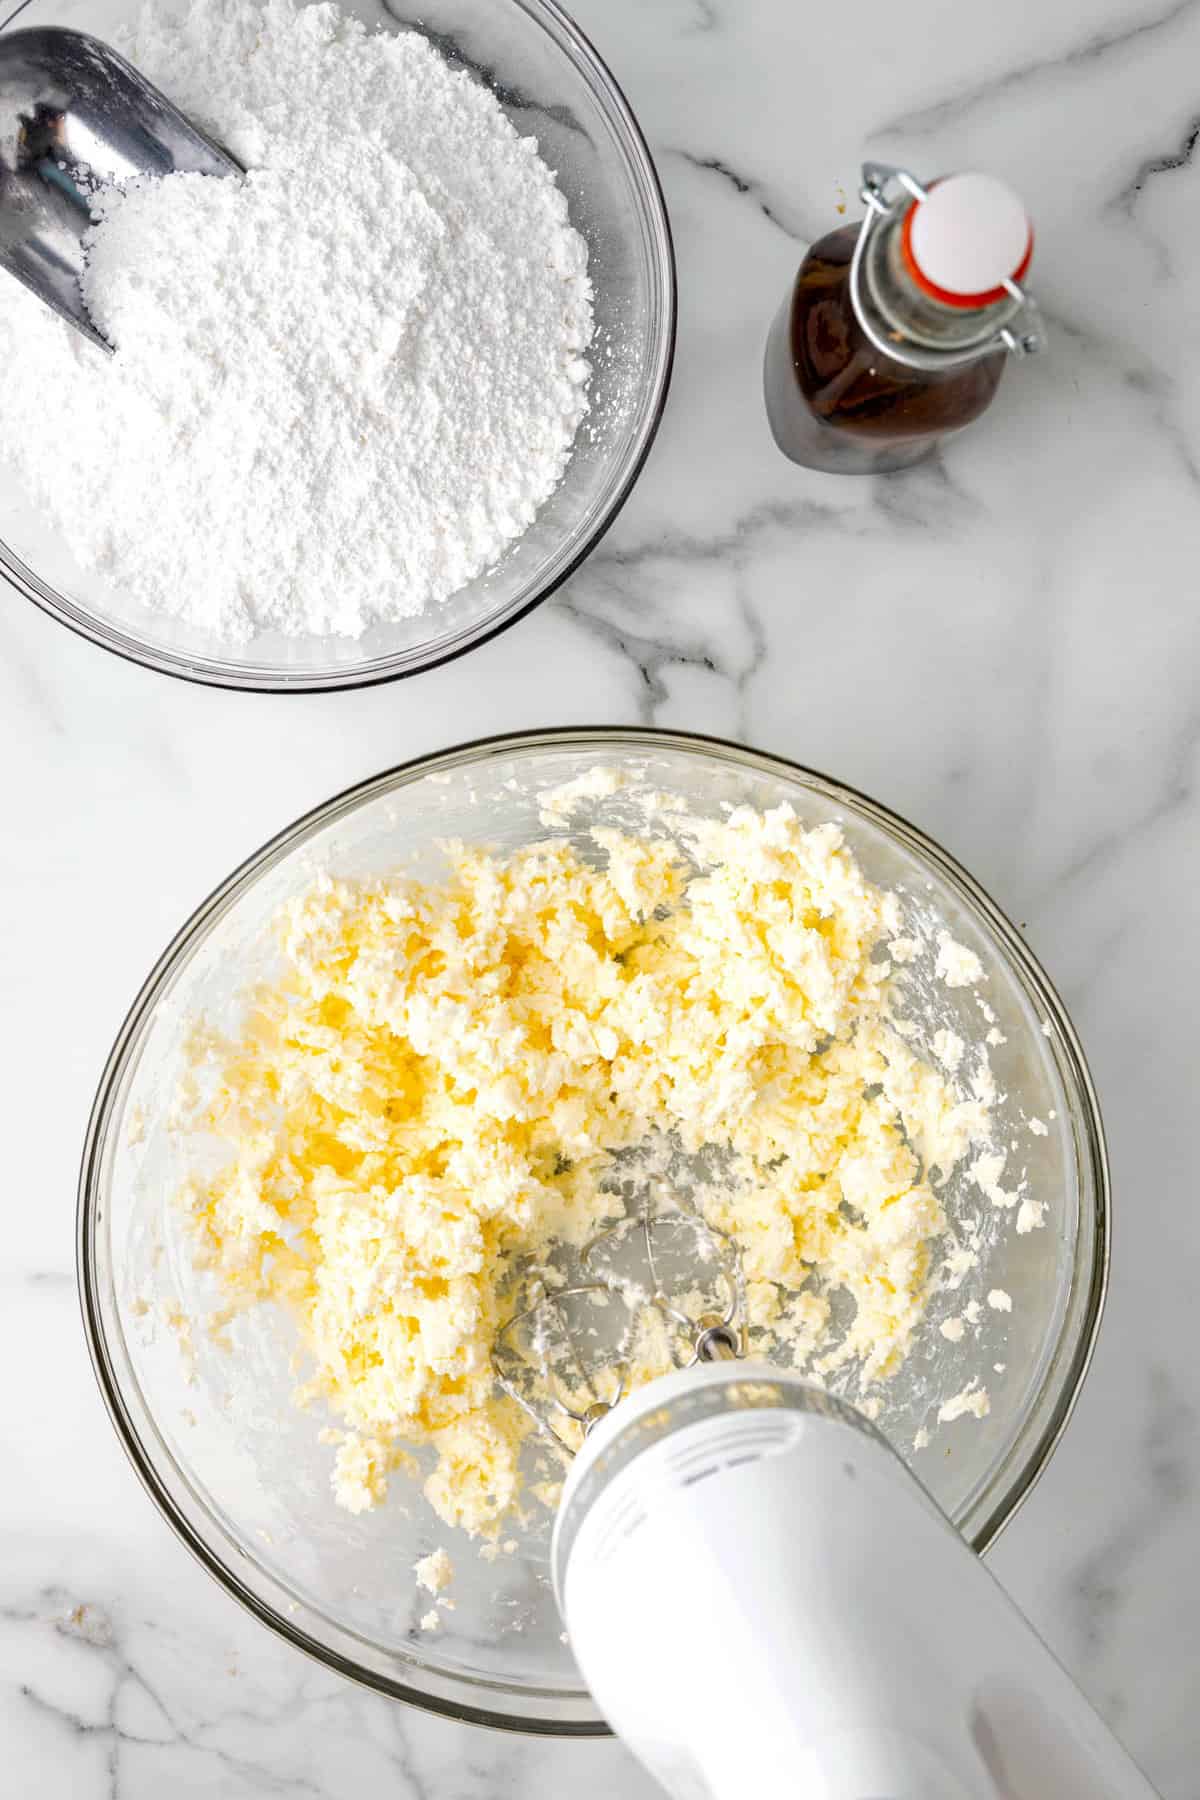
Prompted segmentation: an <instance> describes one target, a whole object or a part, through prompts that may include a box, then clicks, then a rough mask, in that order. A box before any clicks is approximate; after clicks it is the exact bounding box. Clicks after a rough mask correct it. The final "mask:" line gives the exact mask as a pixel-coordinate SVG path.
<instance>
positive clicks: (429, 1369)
mask: <svg viewBox="0 0 1200 1800" xmlns="http://www.w3.org/2000/svg"><path fill="white" fill-rule="evenodd" d="M687 836H688V846H689V852H690V854H688V855H685V854H684V852H683V850H682V849H681V847H680V845H679V844H677V843H673V842H663V841H662V840H661V839H660V840H653V841H652V840H650V839H649V838H647V839H645V840H643V839H642V838H638V837H630V836H623V835H621V834H619V833H616V832H613V831H597V832H595V833H594V834H593V841H592V843H591V844H590V845H589V846H588V852H587V855H586V856H585V855H584V854H582V853H581V852H580V850H579V849H577V848H574V847H572V845H571V844H570V843H568V842H567V841H565V840H562V839H554V840H549V841H546V842H544V843H540V844H535V845H533V846H532V847H529V848H526V849H522V850H519V851H517V852H515V853H513V854H511V855H509V856H506V857H496V856H491V855H487V854H483V853H481V852H477V851H473V850H470V849H464V848H461V847H451V848H450V849H449V850H448V861H449V869H448V873H447V875H446V878H445V879H444V880H442V881H435V882H421V881H417V880H415V879H412V878H409V877H406V876H395V877H392V878H388V879H377V880H372V881H364V882H344V881H335V880H331V879H328V878H322V879H320V880H318V881H317V882H316V883H315V884H314V885H313V886H312V887H311V888H310V889H309V890H308V891H307V892H306V893H304V894H303V895H301V896H300V897H298V898H297V899H295V900H293V901H292V902H291V903H290V904H289V905H288V906H287V907H286V908H285V909H284V911H283V914H282V917H281V920H280V926H279V929H280V944H281V948H282V952H283V958H284V968H285V973H284V974H283V976H282V977H281V978H280V979H279V980H278V981H277V982H275V983H274V984H272V985H269V986H267V987H264V988H262V989H260V990H258V991H256V992H255V993H254V994H253V996H252V997H251V999H250V1001H249V1003H248V1007H247V1013H246V1019H245V1025H244V1029H243V1031H242V1034H241V1037H240V1041H238V1042H236V1043H233V1044H225V1045H220V1046H217V1047H216V1049H215V1050H213V1049H212V1047H211V1046H210V1051H209V1053H210V1060H211V1059H212V1057H214V1056H215V1060H216V1065H217V1068H218V1072H219V1073H218V1082H217V1087H216V1091H215V1095H213V1096H212V1098H211V1099H210V1100H209V1101H208V1102H207V1103H206V1110H205V1112H204V1116H203V1118H202V1120H201V1121H200V1124H201V1125H202V1127H203V1129H204V1130H205V1131H206V1132H210V1133H211V1132H215V1133H216V1134H218V1136H219V1137H220V1138H221V1139H223V1140H224V1142H225V1144H226V1145H227V1148H228V1157H227V1160H226V1162H225V1164H224V1166H223V1167H222V1168H221V1171H220V1173H219V1174H217V1175H216V1176H215V1177H212V1176H208V1177H204V1178H203V1179H202V1178H199V1177H197V1178H195V1179H194V1180H193V1181H192V1182H191V1183H189V1185H188V1188H187V1191H186V1194H185V1202H186V1204H187V1206H188V1208H189V1209H190V1213H191V1223H192V1225H193V1226H194V1231H195V1243H196V1251H197V1256H198V1258H199V1259H200V1260H201V1261H202V1262H203V1263H204V1264H205V1265H206V1266H208V1267H210V1268H212V1269H214V1270H215V1271H216V1272H217V1274H218V1275H219V1277H220V1279H221V1281H222V1283H223V1285H224V1288H225V1290H226V1292H227V1294H228V1298H229V1302H230V1305H231V1306H233V1307H235V1308H236V1307H238V1306H244V1305H253V1304H256V1303H259V1302H262V1301H277V1302H282V1303H283V1304H284V1305H286V1306H287V1307H288V1308H289V1309H290V1310H291V1312H292V1313H293V1314H294V1316H295V1318H296V1319H297V1321H298V1323H299V1327H300V1330H301V1334H302V1338H303V1343H304V1347H305V1350H306V1352H307V1354H308V1356H309V1358H310V1359H311V1372H310V1373H309V1374H308V1376H307V1379H306V1381H305V1385H304V1387H303V1389H302V1390H301V1394H300V1398H301V1399H302V1400H303V1401H306V1402H307V1401H312V1400H320V1401H322V1402H324V1403H326V1404H327V1405H328V1406H329V1407H330V1408H331V1409H332V1411H333V1413H334V1414H335V1415H336V1416H337V1419H338V1421H339V1426H340V1430H339V1431H338V1432H337V1433H334V1434H333V1435H334V1436H335V1437H337V1438H338V1439H339V1444H338V1450H337V1454H336V1463H335V1469H334V1476H333V1480H334V1489H335V1493H336V1496H337V1499H338V1501H339V1502H340V1503H341V1504H343V1505H345V1506H347V1507H350V1508H351V1509H353V1510H362V1509H364V1508H367V1507H371V1506H373V1505H375V1504H377V1503H378V1502H379V1501H380V1500H381V1499H382V1498H383V1496H384V1494H385V1492H386V1487H387V1478H388V1474H389V1472H390V1471H391V1470H393V1469H394V1468H396V1467H397V1466H401V1465H404V1466H411V1457H410V1456H409V1452H411V1450H412V1449H414V1448H419V1447H421V1446H429V1447H431V1448H432V1452H433V1465H432V1473H430V1474H429V1475H428V1477H427V1480H426V1483H425V1492H426V1495H427V1498H428V1499H429V1501H430V1503H431V1504H432V1506H433V1507H434V1508H435V1510H436V1512H437V1513H438V1514H439V1515H440V1517H441V1518H442V1519H443V1520H444V1521H446V1523H448V1524H450V1525H460V1526H463V1527H465V1528H466V1529H467V1530H469V1531H472V1532H485V1533H494V1532H495V1531H496V1529H497V1528H498V1526H499V1522H500V1521H501V1520H502V1519H503V1517H504V1515H505V1513H506V1512H508V1511H509V1510H510V1509H511V1508H512V1507H513V1505H514V1504H515V1503H516V1501H517V1499H518V1495H519V1476H518V1458H519V1454H520V1450H521V1445H522V1442H523V1440H524V1438H525V1436H526V1434H527V1432H528V1429H529V1426H528V1423H527V1421H526V1420H525V1419H524V1416H523V1415H522V1414H520V1413H519V1412H518V1410H517V1409H516V1408H515V1407H514V1406H513V1405H512V1404H511V1403H510V1402H509V1401H507V1400H506V1399H505V1398H504V1397H503V1395H501V1394H500V1393H499V1392H498V1390H497V1389H496V1388H495V1386H494V1383H493V1378H492V1370H491V1361H490V1353H491V1345H492V1340H493V1337H494V1335H495V1332H496V1330H497V1328H498V1327H499V1326H500V1325H501V1324H502V1323H503V1322H504V1319H505V1317H506V1313H505V1306H506V1305H511V1299H510V1298H509V1297H508V1296H506V1295H504V1294H502V1292H501V1289H502V1286H503V1283H504V1280H505V1277H506V1275H507V1274H508V1273H509V1272H510V1271H511V1269H512V1267H513V1264H514V1261H515V1259H517V1258H519V1257H522V1256H525V1255H528V1254H529V1253H531V1252H539V1251H543V1250H545V1249H546V1247H547V1246H549V1245H550V1244H551V1243H553V1242H555V1241H560V1240H567V1241H571V1242H575V1243H578V1242H580V1241H582V1240H583V1239H585V1238H586V1237H588V1236H589V1235H590V1234H591V1233H592V1232H594V1231H595V1230H596V1229H598V1227H599V1225H600V1224H601V1222H602V1221H603V1220H604V1219H605V1218H606V1217H608V1216H610V1215H611V1212H612V1210H613V1204H614V1203H613V1199H612V1195H611V1194H609V1193H606V1192H604V1191H603V1188H602V1182H603V1180H604V1177H605V1174H606V1172H607V1171H610V1170H611V1163H610V1153H611V1152H613V1151H615V1150H618V1149H620V1148H622V1147H627V1146H633V1145H639V1144H641V1143H643V1142H644V1141H645V1140H646V1139H647V1138H649V1137H651V1136H653V1135H654V1134H669V1136H670V1139H671V1141H672V1142H673V1143H675V1144H677V1145H678V1146H679V1147H681V1148H682V1149H683V1150H684V1151H688V1152H694V1151H699V1150H701V1149H704V1148H705V1147H708V1146H718V1147H720V1148H721V1150H722V1151H723V1152H724V1153H725V1156H726V1158H727V1163H728V1176H727V1178H726V1179H723V1180H722V1182H721V1183H720V1185H719V1186H716V1187H714V1188H713V1189H711V1190H709V1191H708V1192H707V1193H706V1198H705V1200H704V1205H705V1207H706V1209H707V1211H708V1213H709V1217H710V1219H711V1221H712V1223H713V1224H715V1225H717V1226H719V1227H721V1228H722V1229H724V1230H726V1231H728V1232H731V1233H733V1234H735V1235H736V1237H737V1239H738V1241H739V1243H740V1245H741V1248H742V1253H743V1256H744V1261H745V1268H746V1274H747V1277H748V1282H749V1294H750V1300H751V1308H752V1322H753V1323H754V1324H756V1325H761V1326H762V1327H763V1328H764V1329H768V1330H769V1331H770V1332H771V1333H772V1334H773V1337H772V1342H773V1343H774V1345H775V1347H776V1349H778V1348H779V1347H780V1346H787V1347H788V1348H789V1353H790V1355H791V1356H792V1358H793V1359H794V1360H796V1361H797V1362H801V1363H805V1362H809V1363H811V1366H812V1367H814V1368H815V1369H816V1370H818V1371H821V1370H824V1371H827V1370H829V1369H830V1368H833V1367H835V1366H837V1365H839V1364H841V1363H842V1362H846V1361H849V1360H851V1359H853V1360H855V1361H856V1362H857V1363H858V1365H859V1366H860V1368H861V1370H862V1375H863V1379H864V1380H866V1381H871V1380H876V1379H883V1378H886V1377H887V1376H888V1375H889V1374H890V1373H891V1372H892V1371H893V1370H894V1369H895V1368H896V1366H897V1365H898V1363H899V1362H900V1360H901V1359H902V1358H903V1355H904V1353H905V1350H906V1349H907V1347H908V1344H909V1341H910V1338H911V1335H912V1332H913V1329H914V1327H915V1325H916V1324H917V1322H918V1320H919V1318H920V1316H921V1312H922V1308H923V1305H924V1301H925V1296H926V1291H927V1287H928V1283H929V1276H930V1268H931V1249H932V1244H933V1242H934V1240H935V1239H936V1238H937V1236H938V1234H939V1233H940V1232H941V1231H942V1230H943V1228H944V1225H945V1221H944V1218H943V1216H942V1211H941V1207H940V1205H939V1202H938V1200H937V1198H936V1196H935V1194H934V1192H933V1190H932V1189H931V1187H930V1186H929V1185H928V1182H927V1179H926V1170H927V1168H932V1167H936V1168H937V1169H939V1170H940V1172H941V1174H942V1175H944V1174H946V1173H948V1172H949V1169H950V1168H951V1167H953V1165H954V1163H955V1162H956V1161H957V1160H958V1159H959V1157H961V1156H962V1155H964V1154H965V1152H966V1150H967V1149H968V1147H969V1146H970V1145H971V1144H972V1143H973V1142H975V1141H976V1140H977V1138H978V1137H979V1135H980V1133H981V1131H982V1130H983V1129H984V1128H985V1127H986V1112H985V1110H984V1108H983V1107H982V1106H981V1105H980V1103H979V1102H978V1101H977V1100H972V1101H963V1100H960V1099H959V1098H958V1097H957V1096H956V1094H955V1092H954V1090H953V1088H952V1087H951V1086H950V1085H948V1082H947V1080H946V1078H945V1077H944V1075H943V1074H942V1073H941V1072H939V1071H938V1070H937V1069H936V1068H934V1067H933V1066H931V1065H927V1064H924V1063H921V1062H919V1061H918V1060H917V1058H916V1057H915V1056H914V1054H913V1051H912V1050H911V1049H910V1048H909V1047H908V1046H907V1045H906V1044H904V1043H903V1042H902V1041H901V1040H900V1039H899V1038H898V1037H897V1036H896V1035H895V1033H894V1032H893V1031H892V1030H891V1028H890V1026H889V1025H888V1023H887V999H888V987H889V982H890V980H891V979H892V969H891V965H890V964H889V962H888V960H887V958H886V956H885V955H884V953H883V952H884V949H885V947H886V945H887V943H888V941H889V940H892V939H895V938H896V937H897V934H898V932H899V929H900V923H901V921H900V913H899V907H898V904H897V902H896V900H895V898H894V897H893V896H891V895H888V894H886V893H883V892H881V891H879V890H878V889H876V888H874V887H873V886H872V885H871V884H870V883H869V882H868V881H867V880H866V879H865V878H864V876H863V874H862V872H861V870H860V869H859V867H858V865H857V863H856V861H855V860H854V858H853V856H852V855H851V853H850V852H849V850H848V849H847V847H846V846H845V844H844V843H843V841H842V836H841V833H840V831H839V830H838V828H837V827H836V826H833V825H824V826H820V827H818V828H816V829H813V830H805V829H804V828H803V827H802V826H801V825H800V823H799V822H798V821H797V819H796V818H795V816H794V814H793V813H792V812H791V810H790V809H789V808H786V807H782V808H779V809H777V810H775V811H772V812H769V813H766V814H759V813H755V812H751V811H748V810H740V811H736V812H734V813H732V814H731V815H730V816H729V818H728V819H727V820H726V821H724V822H722V823H719V824H706V823H701V822H696V823H694V824H693V825H692V826H691V827H690V828H689V831H688V834H687ZM839 1290H841V1291H842V1292H843V1293H844V1294H845V1295H847V1296H848V1297H849V1299H850V1301H852V1302H853V1307H852V1309H851V1310H852V1313H853V1317H852V1320H851V1322H850V1324H849V1326H848V1329H847V1330H846V1331H845V1332H844V1333H843V1334H842V1335H840V1336H839V1337H838V1338H837V1339H836V1341H834V1340H833V1339H830V1340H829V1341H828V1342H826V1336H827V1328H828V1325H829V1318H830V1299H831V1297H832V1296H834V1295H835V1294H836V1293H837V1292H838V1291H839Z"/></svg>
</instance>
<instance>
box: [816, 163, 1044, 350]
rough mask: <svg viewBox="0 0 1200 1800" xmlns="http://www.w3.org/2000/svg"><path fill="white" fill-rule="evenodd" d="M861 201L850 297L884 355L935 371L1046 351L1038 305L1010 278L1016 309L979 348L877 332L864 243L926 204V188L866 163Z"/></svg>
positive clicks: (900, 172)
mask: <svg viewBox="0 0 1200 1800" xmlns="http://www.w3.org/2000/svg"><path fill="white" fill-rule="evenodd" d="M859 197H860V198H861V200H862V203H863V205H864V206H865V207H866V209H867V216H866V218H865V219H864V220H863V222H862V228H861V230H860V231H859V234H858V240H857V242H856V243H855V246H854V255H853V258H852V259H851V263H850V298H851V301H852V302H853V305H854V311H855V313H856V315H857V317H858V321H859V323H860V324H861V326H862V328H863V330H864V331H865V332H866V334H867V336H868V338H870V340H871V342H872V343H873V344H874V346H875V348H876V349H877V350H878V351H880V353H881V354H882V355H884V356H890V357H893V358H895V359H896V360H897V361H899V362H904V363H908V364H909V365H910V366H911V367H913V368H917V369H928V370H930V371H936V370H940V369H947V368H952V367H954V366H956V365H957V364H960V363H969V362H975V361H976V360H977V359H978V358H979V357H980V356H987V355H990V354H991V353H992V352H994V351H996V350H1007V351H1008V353H1009V355H1010V356H1034V355H1036V354H1037V353H1038V351H1040V350H1043V349H1044V348H1045V343H1046V337H1045V331H1044V330H1043V327H1042V322H1041V316H1040V314H1039V312H1038V308H1037V302H1036V301H1035V300H1034V299H1033V298H1032V297H1031V296H1030V295H1029V294H1028V293H1027V292H1026V290H1025V289H1024V288H1023V287H1022V286H1021V284H1020V282H1018V281H1013V280H1011V279H1010V280H1007V281H1004V282H1002V283H1001V285H1002V287H1003V288H1004V290H1005V292H1006V293H1007V294H1009V295H1010V296H1011V298H1012V300H1013V301H1014V302H1015V303H1016V310H1015V311H1014V312H1013V313H1012V314H1011V315H1010V317H1009V318H1008V319H1006V320H1005V322H1004V324H1003V325H1001V326H999V328H998V329H997V330H996V332H995V334H994V335H993V336H992V337H991V338H988V339H985V340H984V342H983V343H981V344H973V345H971V346H970V347H969V348H967V349H963V350H959V351H955V350H927V349H924V348H923V347H922V346H920V345H917V344H914V343H911V342H908V341H904V342H898V341H897V338H896V336H895V334H894V333H891V332H888V331H885V330H883V329H881V327H880V325H879V323H878V322H877V320H876V318H875V317H874V308H873V307H872V306H871V305H870V303H869V301H867V300H866V297H865V295H864V292H863V285H864V284H863V267H864V263H865V259H866V255H867V249H868V245H869V243H870V241H871V239H872V237H873V235H874V233H875V232H876V231H877V230H878V228H879V226H880V225H881V224H883V223H884V222H885V221H886V220H890V219H892V218H893V217H895V215H896V214H897V213H898V212H899V211H900V210H901V209H902V208H904V207H905V206H907V205H908V203H909V202H910V201H920V200H927V199H928V198H929V190H928V188H926V187H924V186H923V185H922V184H921V182H919V181H918V180H917V178H916V176H915V175H910V174H909V172H908V170H907V169H900V168H896V167H895V166H894V165H893V164H891V163H877V162H865V163H864V164H863V166H862V186H861V187H860V189H859Z"/></svg>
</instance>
